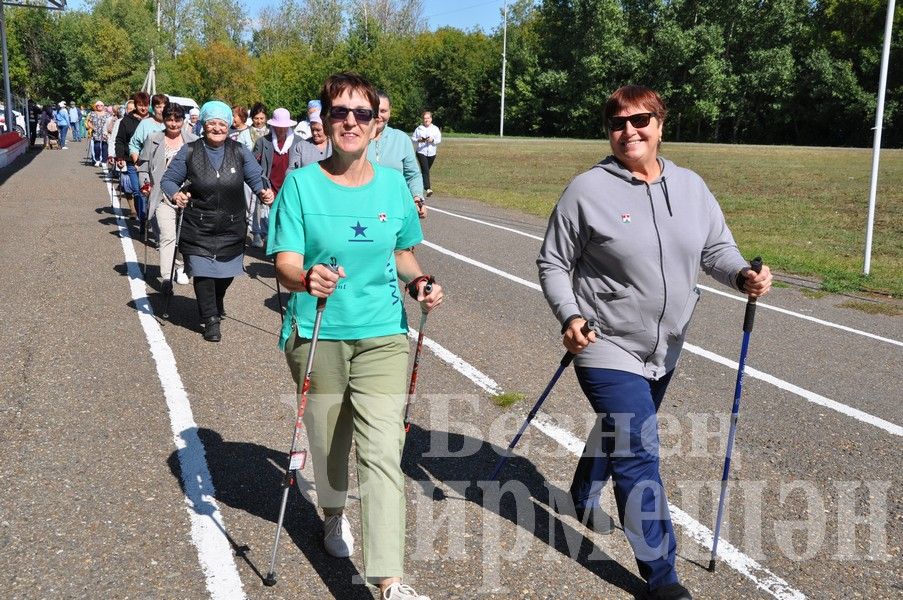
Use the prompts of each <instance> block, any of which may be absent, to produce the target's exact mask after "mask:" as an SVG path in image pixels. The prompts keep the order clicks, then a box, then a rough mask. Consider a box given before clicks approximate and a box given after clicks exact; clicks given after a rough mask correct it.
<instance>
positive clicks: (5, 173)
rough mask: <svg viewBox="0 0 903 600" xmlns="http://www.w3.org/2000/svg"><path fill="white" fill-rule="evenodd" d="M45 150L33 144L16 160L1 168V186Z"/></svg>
mask: <svg viewBox="0 0 903 600" xmlns="http://www.w3.org/2000/svg"><path fill="white" fill-rule="evenodd" d="M41 152H43V150H41V149H40V148H39V147H37V146H33V147H32V148H29V149H28V150H26V151H25V152H23V153H22V154H20V155H19V156H17V157H16V160H14V161H13V162H11V163H9V164H8V165H6V166H5V167H3V168H2V169H0V186H2V185H3V184H4V183H6V180H7V179H9V178H10V177H12V176H13V175H15V174H16V173H17V172H18V171H21V170H22V169H24V168H25V167H27V166H28V165H29V164H30V163H31V161H33V160H34V159H36V158H37V157H38V155H39V154H41Z"/></svg>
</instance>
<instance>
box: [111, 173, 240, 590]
mask: <svg viewBox="0 0 903 600" xmlns="http://www.w3.org/2000/svg"><path fill="white" fill-rule="evenodd" d="M104 172H106V167H104ZM107 192H108V193H109V195H110V202H111V204H112V206H113V211H114V213H115V214H116V223H117V226H118V227H119V237H120V242H121V243H122V251H123V254H124V255H125V264H126V266H127V267H128V277H129V288H130V290H131V294H132V299H133V300H134V301H135V307H136V308H137V309H138V310H137V314H138V320H139V321H140V322H141V327H142V328H143V329H144V335H145V337H146V338H147V343H148V346H150V351H151V356H152V357H153V359H154V363H155V365H156V368H157V377H158V378H159V379H160V385H161V386H162V387H163V394H164V396H165V398H166V406H167V408H168V409H169V420H170V425H171V427H172V436H173V443H175V446H176V449H177V451H178V452H177V455H178V457H179V470H180V472H181V474H182V487H183V489H184V490H185V505H186V506H185V508H186V510H187V511H188V516H189V519H190V521H191V540H192V542H193V543H194V545H195V547H196V548H197V552H198V562H199V563H200V565H201V569H202V570H203V572H204V578H205V580H206V583H207V591H208V592H209V593H210V597H211V598H213V599H214V600H243V599H244V598H246V596H245V592H244V589H243V588H242V583H241V578H240V577H239V575H238V569H237V568H236V567H235V561H234V559H233V558H232V547H231V546H230V544H229V541H228V539H227V538H226V525H225V523H224V522H223V517H222V514H221V513H220V510H219V506H218V505H217V503H216V497H215V496H216V490H215V489H214V487H213V479H212V478H211V476H210V470H209V468H208V467H207V458H206V454H205V452H204V444H203V443H202V442H201V439H200V438H199V437H198V426H197V423H195V422H194V415H193V413H192V411H191V403H190V402H189V401H188V393H187V392H186V391H185V386H184V385H182V378H181V376H180V375H179V371H178V369H177V368H176V358H175V355H174V354H173V352H172V348H170V347H169V344H167V343H166V337H165V336H164V335H163V330H162V329H161V328H160V325H159V323H157V321H156V320H155V319H154V316H153V315H154V312H153V309H152V308H151V305H150V301H149V300H148V297H147V291H146V288H145V284H144V279H142V277H141V271H140V270H139V268H138V257H137V255H136V254H135V248H134V246H132V238H131V235H130V234H129V229H128V225H127V224H126V222H125V218H124V217H123V215H122V211H121V210H120V207H119V200H118V199H117V198H116V195H115V194H114V193H113V188H112V186H111V184H110V181H109V180H107Z"/></svg>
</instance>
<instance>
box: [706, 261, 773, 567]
mask: <svg viewBox="0 0 903 600" xmlns="http://www.w3.org/2000/svg"><path fill="white" fill-rule="evenodd" d="M750 267H751V268H752V270H753V271H755V272H756V273H759V272H760V271H761V270H762V258H761V257H758V256H757V257H755V258H754V259H753V260H752V262H751V263H750ZM755 318H756V299H755V298H753V297H752V296H750V297H749V298H748V299H747V301H746V315H745V316H744V318H743V345H742V346H741V347H740V363H739V366H738V367H737V384H736V386H735V387H734V406H733V408H732V409H731V429H730V432H729V433H728V436H727V453H726V454H725V456H724V472H723V473H722V475H721V496H720V498H719V499H718V516H717V517H716V518H715V537H714V538H713V539H712V557H711V559H710V560H709V571H711V572H714V571H715V560H716V559H717V557H718V535H719V534H720V533H721V518H722V517H723V516H724V502H725V500H726V499H727V477H728V474H729V473H730V470H731V453H732V451H733V449H734V435H736V433H737V420H738V419H739V417H740V395H741V394H742V393H743V371H744V369H745V368H746V352H747V350H748V349H749V337H750V334H751V333H752V329H753V321H754V320H755Z"/></svg>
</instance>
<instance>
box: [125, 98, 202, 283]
mask: <svg viewBox="0 0 903 600" xmlns="http://www.w3.org/2000/svg"><path fill="white" fill-rule="evenodd" d="M184 122H185V112H184V109H183V108H182V107H181V106H180V105H178V104H175V103H172V102H171V103H169V104H168V105H167V106H166V108H165V109H164V110H163V124H164V125H165V129H164V130H163V131H158V132H155V133H152V134H150V135H149V136H148V137H147V139H146V140H145V142H144V146H143V147H142V149H141V154H140V156H139V157H138V171H139V177H140V178H141V183H142V186H144V185H146V184H150V185H151V186H152V187H151V192H150V200H149V201H150V206H149V208H148V214H149V215H151V216H154V215H156V217H157V227H158V228H159V229H160V276H161V277H162V278H163V283H162V285H163V289H164V291H165V290H167V289H169V288H170V287H171V286H172V281H170V279H169V275H170V273H172V264H173V259H174V258H175V260H176V271H175V280H176V283H181V284H183V285H184V284H187V283H188V281H189V280H188V276H187V275H186V274H185V270H184V268H183V264H182V260H181V258H179V257H176V256H175V254H176V209H175V205H173V204H172V202H170V201H169V200H168V199H166V198H165V197H164V195H163V189H162V188H161V187H160V180H161V179H162V178H163V173H165V172H166V168H167V167H168V166H169V163H170V161H171V160H172V158H173V157H174V156H175V155H176V153H177V152H178V151H179V149H180V148H181V147H182V146H183V145H184V144H187V143H189V142H193V141H195V140H196V139H198V138H197V136H196V135H194V134H193V133H191V132H189V131H187V130H185V131H183V129H182V125H183V124H184Z"/></svg>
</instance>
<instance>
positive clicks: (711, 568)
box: [708, 558, 715, 573]
mask: <svg viewBox="0 0 903 600" xmlns="http://www.w3.org/2000/svg"><path fill="white" fill-rule="evenodd" d="M708 570H709V573H714V572H715V559H714V558H713V559H712V560H710V561H709V569H708Z"/></svg>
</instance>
